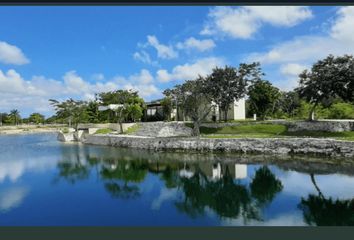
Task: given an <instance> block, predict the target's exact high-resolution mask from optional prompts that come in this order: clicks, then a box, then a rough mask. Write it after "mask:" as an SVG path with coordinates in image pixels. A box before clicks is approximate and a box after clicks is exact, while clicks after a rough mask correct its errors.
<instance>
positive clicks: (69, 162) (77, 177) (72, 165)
mask: <svg viewBox="0 0 354 240" xmlns="http://www.w3.org/2000/svg"><path fill="white" fill-rule="evenodd" d="M66 150H67V149H66ZM71 150H73V151H74V153H73V152H72V151H68V150H67V152H68V153H69V155H68V156H66V155H64V156H66V158H65V159H64V160H63V161H60V162H58V164H57V167H58V170H59V173H58V176H57V178H55V179H54V181H55V182H56V181H58V180H59V179H60V178H63V179H65V180H66V181H68V182H69V183H72V184H74V183H76V182H77V181H81V180H84V179H87V178H88V177H89V175H90V166H87V165H86V164H85V163H84V161H83V159H82V158H81V156H80V148H74V149H71ZM85 157H87V156H85Z"/></svg>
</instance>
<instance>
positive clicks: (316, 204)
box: [299, 174, 354, 226]
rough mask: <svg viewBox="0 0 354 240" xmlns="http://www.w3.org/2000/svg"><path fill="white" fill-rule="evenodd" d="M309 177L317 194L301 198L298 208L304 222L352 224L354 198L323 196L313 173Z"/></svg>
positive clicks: (311, 223)
mask: <svg viewBox="0 0 354 240" xmlns="http://www.w3.org/2000/svg"><path fill="white" fill-rule="evenodd" d="M310 177H311V181H312V183H313V184H314V186H315V188H316V190H317V193H318V195H315V194H309V195H308V196H307V198H301V202H300V204H299V208H300V209H301V210H302V211H303V216H304V220H305V222H306V223H307V224H309V225H317V226H354V199H348V200H340V199H336V200H334V199H332V198H331V197H329V198H325V196H324V195H323V193H322V191H321V190H320V188H319V187H318V185H317V183H316V180H315V177H314V175H313V174H311V175H310Z"/></svg>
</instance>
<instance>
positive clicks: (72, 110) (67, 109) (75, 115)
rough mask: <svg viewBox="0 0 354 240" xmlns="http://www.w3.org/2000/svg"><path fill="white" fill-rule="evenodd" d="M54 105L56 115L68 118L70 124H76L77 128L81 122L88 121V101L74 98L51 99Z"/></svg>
mask: <svg viewBox="0 0 354 240" xmlns="http://www.w3.org/2000/svg"><path fill="white" fill-rule="evenodd" d="M49 101H50V103H51V105H52V106H54V108H55V111H56V115H57V116H58V117H59V118H64V119H67V120H68V123H69V126H71V124H72V123H73V124H74V128H75V130H77V128H78V125H79V123H80V122H87V120H88V117H87V111H86V110H87V103H86V102H85V101H75V100H73V99H72V98H70V99H68V100H66V101H63V102H59V101H57V100H54V99H49Z"/></svg>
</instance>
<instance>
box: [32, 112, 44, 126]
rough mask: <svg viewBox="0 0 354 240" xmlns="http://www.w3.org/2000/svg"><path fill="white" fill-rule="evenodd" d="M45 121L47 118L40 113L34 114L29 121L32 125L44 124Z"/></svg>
mask: <svg viewBox="0 0 354 240" xmlns="http://www.w3.org/2000/svg"><path fill="white" fill-rule="evenodd" d="M44 120H45V117H44V116H43V115H42V114H40V113H32V114H31V115H30V116H29V118H28V121H29V122H30V123H35V124H40V123H44Z"/></svg>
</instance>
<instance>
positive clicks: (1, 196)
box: [0, 134, 354, 226]
mask: <svg viewBox="0 0 354 240" xmlns="http://www.w3.org/2000/svg"><path fill="white" fill-rule="evenodd" d="M276 158H277V157H272V156H262V155H255V156H247V157H245V156H240V155H211V154H208V155H203V154H182V153H154V152H148V151H140V150H132V149H119V148H112V147H100V146H87V145H81V144H63V143H60V142H58V141H57V140H56V135H55V134H32V135H18V136H0V225H29V226H33V225H116V226H123V225H124V226H126V225H130V226H152V225H158V226H161V225H171V226H177V225H178V226H180V225H182V226H194V225H200V226H210V225H280V226H282V225H290V226H298V225H354V164H353V163H351V162H354V161H353V160H352V161H350V160H348V159H347V160H344V161H341V162H340V163H339V161H337V162H336V163H331V161H329V160H328V159H309V158H307V159H305V158H299V157H297V158H296V159H294V158H291V157H287V159H276Z"/></svg>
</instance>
